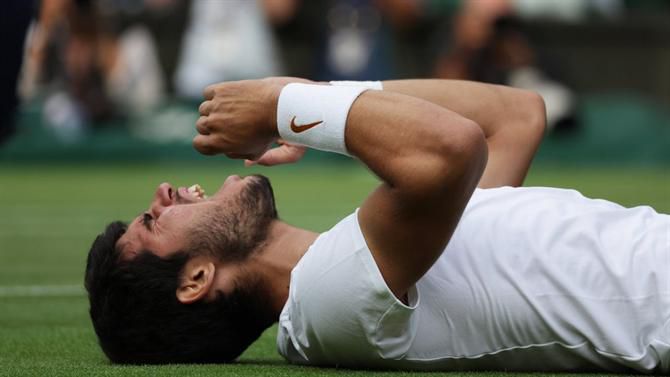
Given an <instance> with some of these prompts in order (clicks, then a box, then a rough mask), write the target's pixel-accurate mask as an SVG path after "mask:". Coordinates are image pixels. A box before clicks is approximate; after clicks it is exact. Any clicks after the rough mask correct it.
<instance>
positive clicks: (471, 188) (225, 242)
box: [86, 78, 670, 373]
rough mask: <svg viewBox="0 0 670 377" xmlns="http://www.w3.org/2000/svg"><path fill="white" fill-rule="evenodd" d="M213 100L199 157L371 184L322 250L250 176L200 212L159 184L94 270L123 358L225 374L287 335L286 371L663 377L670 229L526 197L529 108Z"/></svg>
mask: <svg viewBox="0 0 670 377" xmlns="http://www.w3.org/2000/svg"><path fill="white" fill-rule="evenodd" d="M287 83H289V84H287ZM205 97H206V100H205V101H204V102H203V103H202V105H201V106H200V113H201V115H202V116H201V117H200V119H199V120H198V122H197V124H196V127H197V130H198V133H199V134H198V135H197V136H196V138H195V139H194V146H195V148H196V149H197V150H198V151H200V152H202V153H204V154H216V153H223V154H225V155H227V156H228V157H231V158H240V159H247V160H248V161H247V164H253V163H257V164H261V165H276V164H281V163H287V162H296V161H297V160H299V159H300V157H302V155H303V153H304V152H305V147H312V148H316V149H321V150H326V151H332V152H338V153H342V154H346V155H350V156H352V157H354V158H356V159H357V160H359V161H360V162H361V163H363V164H365V165H366V166H367V167H368V168H369V169H370V170H371V171H372V172H373V173H374V174H375V175H377V177H379V178H380V179H381V182H382V183H381V184H380V185H379V187H378V188H377V189H376V190H374V191H373V192H372V193H371V194H370V196H369V197H368V198H367V199H365V201H364V202H363V203H362V204H361V206H360V208H359V209H358V210H356V211H355V212H354V213H353V214H351V215H349V216H347V217H346V218H344V219H342V220H341V221H340V222H339V223H338V224H336V225H335V226H334V227H333V228H332V229H330V230H329V231H327V232H325V233H321V234H317V233H314V232H311V231H308V230H305V229H300V228H297V227H294V226H291V225H289V224H287V223H285V222H283V221H281V220H279V219H278V217H277V212H276V210H275V203H274V198H273V194H272V189H271V187H270V183H269V181H268V180H267V179H266V178H264V177H261V176H248V177H244V178H241V177H238V176H231V177H228V178H227V179H226V180H225V182H224V183H223V185H222V186H221V188H220V189H219V191H218V192H216V193H215V194H214V195H212V196H210V197H209V198H207V197H205V196H204V193H203V192H202V190H200V189H199V188H198V187H197V186H194V187H192V188H190V189H187V188H184V187H180V188H173V187H171V186H170V185H169V184H167V183H163V184H161V185H160V186H158V189H157V190H156V194H155V197H154V199H153V202H151V204H150V205H149V208H147V209H146V211H145V212H144V213H142V214H141V215H139V216H138V217H137V218H135V219H134V220H133V221H132V222H130V223H129V224H127V225H126V224H123V223H120V222H116V223H112V224H111V225H109V226H108V227H107V229H106V230H105V232H104V233H103V234H102V235H100V236H98V238H97V239H96V240H95V242H94V243H93V246H92V248H91V251H90V254H89V257H88V264H87V269H86V288H87V290H88V293H89V298H90V305H91V307H90V315H91V318H92V321H93V326H94V328H95V331H96V334H97V335H98V338H99V341H100V345H101V347H102V349H103V351H104V352H105V354H106V355H107V356H108V357H109V358H110V360H112V361H113V362H116V363H190V362H195V363H203V362H229V361H232V360H235V358H236V357H238V356H239V355H240V354H241V353H242V352H243V351H244V350H245V349H246V348H247V347H248V346H249V345H250V344H251V343H252V342H253V341H254V340H256V339H257V338H258V336H259V335H260V334H261V333H262V332H263V330H265V329H266V328H267V327H269V326H270V325H272V324H273V323H275V322H277V321H278V322H279V332H278V334H277V346H278V349H279V352H280V353H281V354H282V355H283V356H284V357H285V358H286V359H287V360H289V361H290V362H293V363H298V364H309V365H321V366H343V367H352V368H388V369H420V370H482V369H486V370H515V371H548V370H550V371H567V370H607V371H623V372H630V371H639V372H660V373H667V372H668V371H670V325H668V323H669V320H670V286H669V284H668V283H669V281H668V273H669V272H670V260H669V257H670V243H669V242H670V240H669V238H668V237H669V233H670V216H668V215H661V214H658V213H656V212H654V210H652V209H651V208H649V207H637V208H632V209H626V208H623V207H621V206H619V205H617V204H614V203H611V202H608V201H604V200H592V199H587V198H585V197H583V196H582V195H580V194H579V193H578V192H576V191H572V190H563V189H553V188H539V187H538V188H518V187H516V186H519V185H521V184H522V181H523V179H524V177H525V175H526V171H527V169H528V166H529V164H530V162H531V159H532V157H533V154H534V152H535V151H536V149H537V146H538V144H539V142H540V140H541V139H542V134H543V131H544V127H545V124H544V119H545V110H544V106H543V102H542V100H541V99H540V98H539V97H538V96H537V95H535V94H532V93H528V92H524V91H520V90H516V89H511V88H505V87H499V86H491V85H484V84H478V83H471V82H455V81H437V80H425V81H424V80H411V81H389V82H384V83H383V88H382V83H379V82H359V83H351V82H334V83H332V85H328V84H325V85H324V84H316V83H311V82H308V81H306V80H299V79H283V78H278V79H266V80H257V81H244V82H231V83H223V84H217V85H214V86H211V87H209V88H207V89H206V90H205ZM275 142H279V143H280V146H279V147H276V148H274V149H270V147H271V145H272V144H273V143H275ZM313 210H314V211H319V208H314V209H313Z"/></svg>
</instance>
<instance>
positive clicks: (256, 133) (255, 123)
mask: <svg viewBox="0 0 670 377" xmlns="http://www.w3.org/2000/svg"><path fill="white" fill-rule="evenodd" d="M282 87H283V85H282V84H280V83H279V82H272V81H268V80H248V81H235V82H228V83H219V84H214V85H210V86H208V87H207V88H205V91H204V96H205V101H204V102H203V103H202V104H201V105H200V108H199V111H200V115H201V116H200V118H199V119H198V121H197V122H196V129H197V131H198V135H196V136H195V138H194V139H193V147H194V148H195V149H197V150H198V152H200V153H202V154H206V155H213V154H220V153H223V154H225V155H226V156H228V157H230V158H245V159H252V160H253V159H257V158H259V157H261V156H262V155H263V153H265V152H266V151H267V150H268V149H269V148H270V146H271V145H272V144H273V143H274V142H275V141H276V140H277V139H278V137H279V134H278V132H277V121H276V117H277V115H276V114H277V99H278V98H279V93H280V91H281V89H282Z"/></svg>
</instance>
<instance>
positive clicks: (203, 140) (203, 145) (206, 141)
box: [193, 135, 216, 156]
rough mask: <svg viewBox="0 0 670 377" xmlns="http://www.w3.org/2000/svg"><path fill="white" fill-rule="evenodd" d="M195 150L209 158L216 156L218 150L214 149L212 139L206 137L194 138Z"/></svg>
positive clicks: (197, 136)
mask: <svg viewBox="0 0 670 377" xmlns="http://www.w3.org/2000/svg"><path fill="white" fill-rule="evenodd" d="M193 148H195V150H197V151H198V152H200V153H202V154H204V155H207V156H211V155H215V154H216V148H214V144H213V143H212V140H211V138H210V137H208V136H205V135H195V137H194V138H193Z"/></svg>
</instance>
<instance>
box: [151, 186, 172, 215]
mask: <svg viewBox="0 0 670 377" xmlns="http://www.w3.org/2000/svg"><path fill="white" fill-rule="evenodd" d="M172 198H173V195H172V186H170V184H169V183H167V182H163V183H161V184H160V185H158V187H157V188H156V193H155V194H154V200H153V201H152V202H151V208H150V211H151V214H152V215H153V216H154V218H158V217H160V215H161V214H162V213H163V211H165V210H166V209H167V208H168V207H170V206H171V205H173V204H174V200H173V199H172Z"/></svg>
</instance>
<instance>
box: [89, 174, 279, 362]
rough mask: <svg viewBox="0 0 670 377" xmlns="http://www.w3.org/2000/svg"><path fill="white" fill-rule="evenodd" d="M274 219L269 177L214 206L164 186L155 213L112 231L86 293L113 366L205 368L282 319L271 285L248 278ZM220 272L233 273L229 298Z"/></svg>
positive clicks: (235, 188)
mask: <svg viewBox="0 0 670 377" xmlns="http://www.w3.org/2000/svg"><path fill="white" fill-rule="evenodd" d="M276 218H277V213H276V209H275V205H274V198H273V194H272V188H271V186H270V184H269V181H268V180H267V179H266V178H264V177H261V176H250V177H246V178H244V179H241V178H239V177H236V176H233V177H229V178H228V179H227V180H226V182H225V183H224V184H223V186H222V187H221V189H220V190H219V191H218V192H217V193H216V194H215V195H213V196H212V197H211V198H209V199H204V198H202V197H201V196H200V195H198V194H197V193H192V192H189V191H188V190H187V189H185V188H183V187H182V188H179V189H176V190H173V189H172V187H171V186H170V185H168V184H161V185H160V186H159V187H158V189H157V190H156V195H155V197H154V200H153V202H152V203H151V206H150V208H149V210H148V211H147V212H145V213H143V214H142V215H140V216H139V217H138V218H137V219H135V220H133V221H132V222H131V223H130V224H128V225H126V224H124V223H121V222H114V223H111V224H110V225H108V226H107V228H106V229H105V231H104V233H102V234H100V235H99V236H98V237H97V238H96V240H95V241H94V242H93V245H92V247H91V250H90V251H89V255H88V261H87V266H86V277H85V285H86V289H87V291H88V294H89V301H90V315H91V319H92V322H93V327H94V329H95V332H96V334H97V336H98V340H99V343H100V346H101V348H102V349H103V351H104V352H105V354H106V355H107V356H108V357H109V359H110V360H111V361H112V362H116V363H131V364H156V363H184V362H188V363H194V362H195V363H203V362H228V361H232V360H234V359H235V358H236V357H237V356H239V354H241V353H242V351H244V349H246V348H247V347H248V346H249V345H250V344H251V343H252V342H253V341H254V340H256V339H257V338H258V336H260V334H261V333H262V332H263V330H265V329H266V328H267V327H268V326H270V325H271V324H272V323H273V322H274V321H275V320H276V318H274V316H273V313H272V311H271V310H270V308H269V304H268V303H269V300H268V298H267V297H266V295H267V289H266V286H265V282H264V280H263V278H262V277H259V276H256V275H250V274H248V273H246V272H247V271H245V264H246V263H247V261H248V260H250V258H253V256H254V255H255V254H257V253H259V252H260V250H262V245H263V243H264V241H265V239H266V236H267V231H268V228H269V226H270V224H271V222H272V221H273V220H275V219H276ZM220 266H226V269H225V271H233V272H234V273H232V272H231V274H230V275H231V276H232V277H231V278H230V279H229V280H230V284H227V285H226V288H225V289H223V290H221V289H215V288H214V285H213V283H212V281H213V279H214V275H216V274H219V275H221V271H222V269H221V268H219V267H220ZM194 287H195V288H194ZM194 292H195V293H194Z"/></svg>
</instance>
